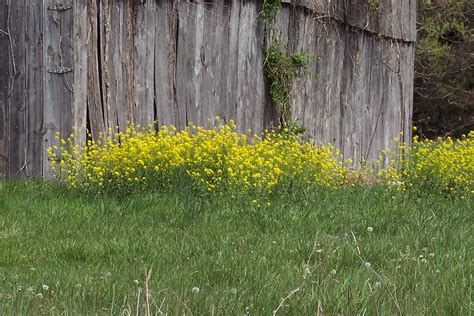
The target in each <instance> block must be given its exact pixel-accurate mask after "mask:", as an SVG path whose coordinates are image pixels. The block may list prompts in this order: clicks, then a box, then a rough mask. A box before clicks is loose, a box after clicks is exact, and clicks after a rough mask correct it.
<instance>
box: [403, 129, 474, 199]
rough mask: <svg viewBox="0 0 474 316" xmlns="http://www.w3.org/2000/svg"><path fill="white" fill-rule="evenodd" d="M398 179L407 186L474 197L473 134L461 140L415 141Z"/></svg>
mask: <svg viewBox="0 0 474 316" xmlns="http://www.w3.org/2000/svg"><path fill="white" fill-rule="evenodd" d="M401 167H402V168H401V170H400V174H399V177H400V178H401V179H403V181H404V183H405V185H406V186H409V187H413V186H418V187H423V188H425V189H428V190H430V191H431V190H441V191H444V192H449V193H456V194H466V193H467V194H473V193H474V131H472V132H470V133H469V135H466V136H463V137H462V138H461V139H458V140H453V139H452V138H449V137H448V138H446V139H441V138H438V139H437V140H422V141H420V140H419V139H418V137H416V136H415V137H414V139H413V144H412V146H411V148H410V149H407V150H406V155H405V156H404V157H403V159H402V164H401Z"/></svg>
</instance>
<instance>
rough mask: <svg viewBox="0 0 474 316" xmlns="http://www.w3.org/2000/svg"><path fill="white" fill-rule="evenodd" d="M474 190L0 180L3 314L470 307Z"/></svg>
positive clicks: (441, 311) (417, 311) (445, 310)
mask: <svg viewBox="0 0 474 316" xmlns="http://www.w3.org/2000/svg"><path fill="white" fill-rule="evenodd" d="M472 202H473V201H472V199H469V198H464V199H453V198H447V197H442V196H424V197H420V196H418V197H417V196H413V195H410V194H407V193H405V194H397V193H395V194H394V193H389V192H388V191H386V190H382V189H380V188H355V189H351V188H345V189H337V190H327V191H324V192H318V193H313V194H311V195H308V196H305V197H304V198H302V197H297V196H293V197H291V196H280V197H279V198H273V199H272V200H271V204H270V206H267V205H264V206H262V207H261V208H257V207H256V206H252V205H251V203H248V202H245V200H241V201H240V202H239V201H235V200H231V199H230V198H219V199H218V198H193V197H192V196H191V194H190V192H185V191H183V190H181V192H168V193H143V194H139V195H134V196H131V197H127V198H121V199H117V198H110V197H109V198H107V197H104V196H100V197H90V196H89V197H86V196H79V195H75V194H67V193H65V192H64V191H62V190H61V189H59V188H54V187H52V186H50V185H47V184H41V183H34V182H15V183H4V182H0V314H1V315H18V314H33V315H36V314H70V315H77V314H88V315H91V314H104V315H106V314H113V315H118V314H126V315H129V314H131V315H137V314H141V315H146V314H147V313H149V314H153V315H155V314H160V315H161V314H170V315H175V314H187V315H191V314H194V315H234V314H235V315H242V314H252V315H268V314H272V313H274V312H276V313H277V314H291V315H309V314H312V315H314V314H318V313H319V314H320V315H323V314H325V315H328V314H345V315H356V314H357V315H359V314H360V315H362V314H365V315H374V314H380V315H389V314H394V315H395V314H404V315H421V314H426V315H435V314H438V315H469V314H470V313H472V312H473V310H474V301H473V271H474V265H473V245H474V237H473V234H472V227H473V224H474V212H473V205H472V204H473V203H472ZM147 280H148V281H147Z"/></svg>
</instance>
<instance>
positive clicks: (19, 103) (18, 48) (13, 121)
mask: <svg viewBox="0 0 474 316" xmlns="http://www.w3.org/2000/svg"><path fill="white" fill-rule="evenodd" d="M25 3H26V2H25V1H13V2H11V7H10V8H9V9H10V14H11V16H10V17H9V22H10V25H9V28H10V35H11V37H12V41H13V46H12V49H11V54H12V56H11V59H10V60H11V63H12V64H11V68H10V69H11V73H10V74H11V85H10V90H9V100H8V103H9V105H8V110H9V113H8V116H9V118H8V121H9V124H8V128H9V130H8V132H9V137H8V142H9V143H8V146H9V149H8V161H9V162H8V164H9V165H8V176H9V177H10V178H18V177H23V176H26V175H27V170H28V169H27V168H28V164H27V161H26V156H27V155H26V153H27V150H28V149H27V143H26V137H27V136H26V135H27V113H26V111H27V109H26V102H25V97H26V96H25V91H26V86H25V84H26V83H25V76H26V62H25V54H26V50H25V27H26V24H25V17H26V16H25V15H26V12H25V11H26V4H25Z"/></svg>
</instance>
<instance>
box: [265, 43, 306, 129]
mask: <svg viewBox="0 0 474 316" xmlns="http://www.w3.org/2000/svg"><path fill="white" fill-rule="evenodd" d="M308 63H309V58H308V57H307V56H306V54H305V53H303V52H300V53H295V54H288V53H287V49H286V47H285V48H284V49H283V48H282V47H281V45H280V44H279V43H278V42H277V43H274V44H273V45H272V46H271V47H270V48H268V49H267V51H266V52H265V62H264V71H265V75H266V77H267V79H268V81H269V84H270V91H269V92H270V97H271V99H272V101H273V103H274V104H275V105H276V109H277V113H278V118H279V121H280V122H279V123H280V126H281V127H282V128H283V129H287V130H288V129H290V128H291V129H292V130H293V129H294V130H295V132H300V130H301V126H299V127H298V126H297V125H298V124H296V122H293V121H292V118H291V107H292V102H291V89H292V88H293V83H294V81H295V79H296V78H297V77H299V76H301V73H302V71H303V70H304V69H305V68H306V66H307V65H308Z"/></svg>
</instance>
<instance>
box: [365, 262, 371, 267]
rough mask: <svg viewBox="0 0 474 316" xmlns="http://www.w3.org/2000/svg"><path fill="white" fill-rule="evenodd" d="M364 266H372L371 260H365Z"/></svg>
mask: <svg viewBox="0 0 474 316" xmlns="http://www.w3.org/2000/svg"><path fill="white" fill-rule="evenodd" d="M364 266H366V267H367V268H370V267H371V266H372V265H371V264H370V262H365V263H364Z"/></svg>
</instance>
